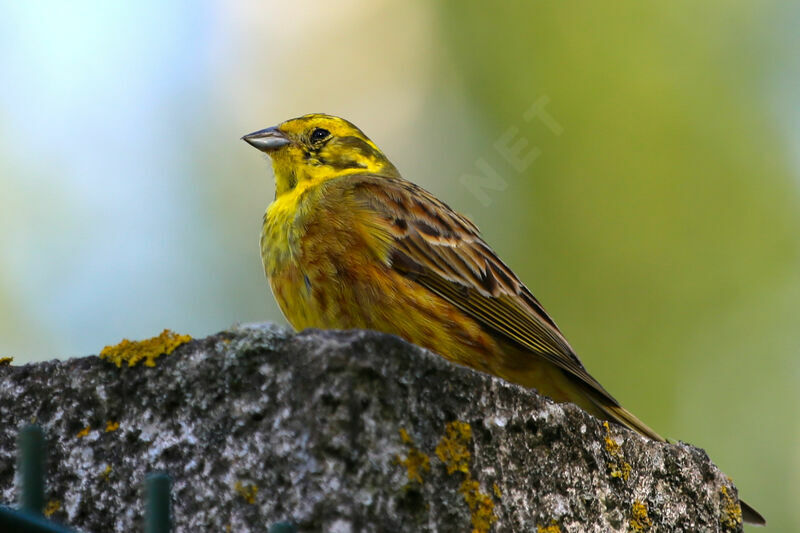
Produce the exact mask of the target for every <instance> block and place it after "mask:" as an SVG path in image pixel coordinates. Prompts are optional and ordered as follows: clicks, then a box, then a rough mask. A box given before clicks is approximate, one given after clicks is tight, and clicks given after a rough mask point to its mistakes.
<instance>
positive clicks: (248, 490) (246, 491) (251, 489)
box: [233, 481, 258, 504]
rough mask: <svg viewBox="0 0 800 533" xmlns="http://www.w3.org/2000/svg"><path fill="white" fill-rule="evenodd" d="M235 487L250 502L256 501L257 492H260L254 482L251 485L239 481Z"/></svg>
mask: <svg viewBox="0 0 800 533" xmlns="http://www.w3.org/2000/svg"><path fill="white" fill-rule="evenodd" d="M233 489H234V490H235V491H236V492H237V493H238V494H239V496H241V497H242V498H244V501H246V502H247V503H249V504H254V503H256V494H258V487H257V486H255V485H254V484H252V483H250V484H249V485H245V484H243V483H242V482H241V481H237V482H236V484H235V485H234V486H233Z"/></svg>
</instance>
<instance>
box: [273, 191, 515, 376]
mask: <svg viewBox="0 0 800 533" xmlns="http://www.w3.org/2000/svg"><path fill="white" fill-rule="evenodd" d="M371 217H372V214H371V213H370V212H369V211H368V210H366V209H365V208H364V207H363V206H359V205H357V204H356V203H355V202H353V201H352V199H351V198H349V197H348V194H347V191H332V190H330V189H327V190H326V186H325V184H322V185H318V186H316V187H311V188H306V189H305V190H304V191H298V192H297V193H296V194H294V193H291V194H284V195H282V196H281V197H279V198H278V199H276V201H275V202H273V203H272V204H271V205H270V207H269V208H268V210H267V213H266V215H265V217H264V226H263V230H262V234H261V252H262V258H263V262H264V270H265V273H266V275H267V278H268V279H269V283H270V287H271V289H272V292H273V294H274V296H275V299H276V301H277V302H278V305H279V306H280V308H281V310H282V312H283V314H284V316H285V317H286V319H287V320H288V321H289V323H290V324H291V325H292V326H293V327H294V328H295V329H297V330H301V329H305V328H310V327H313V328H333V329H353V328H360V329H374V330H378V331H384V332H388V333H394V334H396V335H398V336H400V337H402V338H404V339H406V340H408V341H409V342H412V343H414V344H418V345H420V346H424V347H426V348H428V349H431V350H433V351H435V352H438V353H439V354H442V355H444V356H445V357H447V358H448V359H451V360H453V361H455V362H458V363H461V364H464V365H467V366H472V367H475V368H480V369H483V370H488V365H489V362H490V359H491V355H492V354H493V353H495V352H496V351H498V350H499V347H498V346H497V344H496V342H495V341H494V340H493V339H492V338H491V337H490V336H489V335H488V334H487V333H486V332H485V331H483V329H482V328H481V327H480V326H479V325H478V324H477V323H476V322H475V321H474V320H472V319H471V318H469V317H467V316H466V315H464V314H463V313H462V312H460V311H459V310H458V309H456V308H454V307H453V306H452V305H450V304H449V303H448V302H446V301H444V300H443V299H442V298H440V297H439V296H437V295H436V294H433V293H432V292H431V291H429V290H427V289H425V288H423V287H421V286H420V285H419V284H417V283H415V282H414V281H413V280H411V279H408V278H406V277H404V276H403V275H401V274H399V273H398V272H396V271H395V270H393V269H392V268H391V266H390V263H389V259H388V256H387V255H388V237H387V236H386V235H384V234H383V232H382V231H381V230H380V228H379V226H378V225H377V224H375V223H374V221H373V220H372V219H371Z"/></svg>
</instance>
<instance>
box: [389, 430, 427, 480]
mask: <svg viewBox="0 0 800 533" xmlns="http://www.w3.org/2000/svg"><path fill="white" fill-rule="evenodd" d="M400 438H401V439H402V441H403V443H404V444H405V445H406V446H408V453H406V457H405V459H403V458H402V457H400V456H398V457H397V458H396V461H397V464H400V465H403V466H404V467H406V473H407V474H408V481H409V482H416V483H422V473H423V472H430V469H431V460H430V457H428V456H427V455H426V454H424V453H422V452H421V451H420V450H419V449H417V448H416V447H415V446H414V442H413V441H412V440H411V437H410V436H409V435H408V432H407V431H406V430H405V429H403V428H400Z"/></svg>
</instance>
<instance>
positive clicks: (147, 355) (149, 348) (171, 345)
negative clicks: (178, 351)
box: [100, 329, 192, 367]
mask: <svg viewBox="0 0 800 533" xmlns="http://www.w3.org/2000/svg"><path fill="white" fill-rule="evenodd" d="M190 340H192V338H191V337H190V336H189V335H179V334H177V333H174V332H172V331H170V330H168V329H165V330H164V331H162V332H161V335H159V336H158V337H153V338H151V339H147V340H143V341H129V340H128V339H122V342H120V343H119V344H117V345H115V346H106V347H105V348H103V350H102V351H101V352H100V359H105V360H107V361H111V362H112V363H114V364H115V365H117V366H118V367H121V366H122V363H123V361H126V362H127V363H128V366H136V365H137V364H138V363H139V362H140V361H142V360H144V364H145V366H156V363H155V360H156V359H157V358H158V357H159V356H161V355H162V354H164V355H169V354H171V353H172V352H173V351H174V350H175V348H177V347H178V346H180V345H181V344H184V343H186V342H189V341H190Z"/></svg>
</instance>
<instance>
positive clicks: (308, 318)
mask: <svg viewBox="0 0 800 533" xmlns="http://www.w3.org/2000/svg"><path fill="white" fill-rule="evenodd" d="M243 140H245V141H246V142H248V143H249V144H251V145H252V146H254V147H255V148H257V149H258V150H261V151H262V152H265V153H267V154H269V156H270V158H271V159H272V166H273V170H274V174H275V200H274V201H273V202H272V204H270V205H269V207H268V208H267V212H266V214H265V215H264V224H263V227H262V231H261V258H262V260H263V263H264V271H265V273H266V275H267V279H268V280H269V283H270V286H271V288H272V293H273V294H274V296H275V299H276V300H277V302H278V305H279V306H280V308H281V310H282V311H283V314H284V315H285V316H286V319H287V320H288V321H289V323H290V324H291V325H292V326H293V327H294V328H295V329H297V330H302V329H305V328H312V327H313V328H328V329H353V328H360V329H372V330H377V331H382V332H386V333H392V334H395V335H398V336H400V337H402V338H404V339H406V340H407V341H409V342H411V343H414V344H417V345H419V346H423V347H425V348H428V349H429V350H431V351H433V352H436V353H438V354H439V355H441V356H443V357H445V358H446V359H448V360H450V361H453V362H455V363H459V364H462V365H465V366H468V367H471V368H475V369H478V370H481V371H483V372H487V373H490V374H494V375H495V376H499V377H501V378H503V379H505V380H506V381H510V382H512V383H516V384H519V385H522V386H524V387H529V388H535V389H537V390H538V391H539V392H540V393H541V394H544V395H546V396H549V397H550V398H552V399H553V400H555V401H557V402H572V403H575V404H577V405H579V406H580V407H582V408H583V409H584V410H586V411H587V412H589V413H591V414H592V415H594V416H596V417H598V418H601V419H603V420H608V421H612V422H615V423H618V424H622V425H623V426H626V427H628V428H630V429H632V430H634V431H637V432H638V433H640V434H642V435H644V436H646V437H649V438H651V439H654V440H657V441H662V442H663V441H664V440H665V439H663V438H662V437H661V436H660V435H658V433H656V432H655V431H653V430H652V429H650V428H649V427H648V426H647V425H645V424H644V423H643V422H642V421H641V420H639V419H638V418H636V417H635V416H634V415H633V414H632V413H630V412H629V411H628V410H626V409H625V408H623V407H622V406H621V405H620V404H619V402H617V400H615V399H614V397H613V396H611V394H609V393H608V391H606V389H605V388H603V386H602V385H601V384H600V383H598V382H597V380H596V379H594V378H593V377H592V376H591V375H590V374H589V373H588V372H587V371H586V369H585V368H584V366H583V364H582V363H581V361H580V359H578V356H577V355H576V354H575V351H574V350H573V349H572V347H571V346H570V345H569V343H568V342H567V340H566V339H565V338H564V336H563V335H562V334H561V331H560V330H559V329H558V327H557V326H556V324H555V322H554V321H553V319H552V318H550V316H549V315H548V314H547V312H545V310H544V308H543V307H542V305H541V304H540V303H539V301H538V300H537V299H536V298H535V297H534V296H533V294H531V292H530V291H529V290H528V288H527V287H526V286H525V285H524V284H523V283H522V282H521V281H520V280H519V278H518V277H517V276H516V275H515V274H514V273H513V272H512V271H511V269H510V268H508V266H506V265H505V263H503V262H502V261H501V260H500V258H498V256H497V254H495V252H494V251H493V250H492V248H491V247H489V245H488V244H486V242H485V241H484V240H483V239H482V238H481V236H480V232H479V231H478V228H477V227H476V226H475V225H474V224H473V223H472V222H471V221H470V220H468V219H467V218H466V217H464V216H462V215H460V214H458V213H456V212H455V211H453V210H452V209H450V207H448V206H447V205H446V204H445V203H443V202H441V201H440V200H439V199H437V198H436V197H434V196H433V195H432V194H431V193H429V192H428V191H426V190H424V189H422V188H421V187H419V186H417V185H414V184H413V183H411V182H409V181H407V180H405V179H403V178H402V177H401V176H400V173H399V172H398V170H397V169H396V168H395V166H394V165H393V164H392V163H391V162H390V161H389V160H388V159H387V158H386V156H385V155H384V154H383V152H381V150H380V149H379V148H378V147H377V146H376V145H375V143H373V142H372V141H371V140H370V139H369V138H368V137H367V136H366V135H364V133H363V132H362V131H361V130H360V129H358V128H357V127H356V126H354V125H353V124H351V123H350V122H348V121H347V120H344V119H341V118H338V117H334V116H330V115H324V114H310V115H304V116H302V117H299V118H295V119H291V120H287V121H286V122H283V123H281V124H279V125H278V126H275V127H271V128H266V129H263V130H260V131H256V132H254V133H250V134H249V135H245V136H244V137H243ZM741 507H742V511H743V518H744V519H745V520H746V521H749V522H752V523H759V524H763V523H764V519H763V517H761V515H760V514H758V512H756V511H755V510H754V509H752V508H751V507H750V506H748V505H747V504H745V503H744V502H741Z"/></svg>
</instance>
